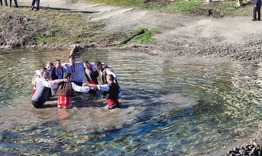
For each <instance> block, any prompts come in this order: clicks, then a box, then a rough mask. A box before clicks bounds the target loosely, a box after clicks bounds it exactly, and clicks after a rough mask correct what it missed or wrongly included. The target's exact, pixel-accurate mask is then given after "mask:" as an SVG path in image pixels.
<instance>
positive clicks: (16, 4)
mask: <svg viewBox="0 0 262 156" xmlns="http://www.w3.org/2000/svg"><path fill="white" fill-rule="evenodd" d="M14 2H15V7H18V3H17V0H14ZM11 6H12V0H10V7H11Z"/></svg>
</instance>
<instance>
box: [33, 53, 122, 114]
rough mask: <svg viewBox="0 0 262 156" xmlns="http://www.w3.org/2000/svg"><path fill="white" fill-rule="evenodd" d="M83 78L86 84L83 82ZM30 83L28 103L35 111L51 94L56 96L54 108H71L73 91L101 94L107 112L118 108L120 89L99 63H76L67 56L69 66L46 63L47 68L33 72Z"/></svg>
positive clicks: (108, 70)
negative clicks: (99, 92)
mask: <svg viewBox="0 0 262 156" xmlns="http://www.w3.org/2000/svg"><path fill="white" fill-rule="evenodd" d="M84 75H85V77H86V80H87V83H83V82H84ZM99 79H100V81H99ZM99 82H100V84H99ZM32 84H33V86H34V89H33V92H32V99H31V101H32V105H33V106H34V107H35V108H43V107H44V104H45V102H46V101H47V100H48V99H49V98H50V97H51V96H52V93H53V94H55V95H56V96H57V107H59V108H72V103H71V97H72V96H73V95H74V93H75V92H84V93H96V91H97V90H100V91H102V93H103V97H104V98H105V99H106V102H107V107H108V109H109V110H110V109H114V108H119V107H120V103H119V99H120V98H121V89H120V86H119V84H118V82H117V75H116V73H115V72H114V71H113V70H112V68H110V67H108V66H107V65H105V64H104V63H101V62H100V61H97V62H89V61H84V62H76V58H75V56H74V55H70V56H69V63H63V64H61V61H60V60H55V62H54V64H53V63H51V62H49V63H47V64H46V67H41V68H40V69H38V70H36V73H35V75H34V77H33V78H32Z"/></svg>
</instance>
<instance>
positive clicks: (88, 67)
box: [84, 61, 92, 69]
mask: <svg viewBox="0 0 262 156" xmlns="http://www.w3.org/2000/svg"><path fill="white" fill-rule="evenodd" d="M84 67H85V68H87V69H91V67H92V66H91V64H90V63H89V61H84Z"/></svg>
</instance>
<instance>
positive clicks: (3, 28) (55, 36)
mask: <svg viewBox="0 0 262 156" xmlns="http://www.w3.org/2000/svg"><path fill="white" fill-rule="evenodd" d="M0 21H1V23H0V45H9V46H11V47H18V46H27V45H39V44H40V45H43V44H47V45H49V46H54V47H57V46H64V45H71V44H73V43H80V44H83V45H89V44H92V43H96V44H97V45H100V43H102V46H106V45H104V43H106V44H110V45H112V44H113V43H114V44H116V42H117V40H122V39H123V38H124V36H121V35H120V34H102V32H101V30H102V28H103V27H104V23H102V22H93V21H88V20H87V19H85V17H84V16H83V15H82V14H81V13H65V12H61V11H54V10H40V11H30V10H29V9H27V8H24V9H12V10H10V9H9V8H7V9H1V10H0ZM110 36H112V37H110ZM105 37H107V38H105ZM108 38H110V39H111V40H108ZM103 40H104V41H103Z"/></svg>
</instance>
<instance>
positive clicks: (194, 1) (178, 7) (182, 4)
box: [161, 0, 204, 12]
mask: <svg viewBox="0 0 262 156" xmlns="http://www.w3.org/2000/svg"><path fill="white" fill-rule="evenodd" d="M203 2H204V1H203V0H179V1H177V2H175V3H171V4H169V5H168V6H166V7H164V8H162V9H161V10H162V11H165V12H173V11H181V12H190V11H191V10H194V9H196V8H198V7H199V6H200V5H201V4H202V3H203Z"/></svg>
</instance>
